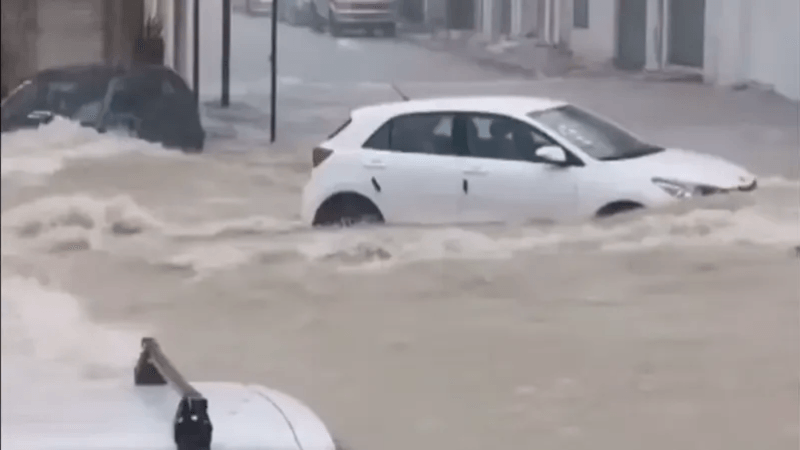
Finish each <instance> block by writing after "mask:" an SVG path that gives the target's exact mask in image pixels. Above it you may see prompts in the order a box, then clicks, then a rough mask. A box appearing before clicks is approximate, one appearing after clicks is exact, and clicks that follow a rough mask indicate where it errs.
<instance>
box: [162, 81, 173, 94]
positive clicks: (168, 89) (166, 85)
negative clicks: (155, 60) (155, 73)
mask: <svg viewBox="0 0 800 450" xmlns="http://www.w3.org/2000/svg"><path fill="white" fill-rule="evenodd" d="M161 93H162V94H163V95H165V96H169V95H174V94H175V87H173V86H172V83H170V82H169V81H167V80H162V81H161Z"/></svg>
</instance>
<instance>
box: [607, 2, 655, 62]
mask: <svg viewBox="0 0 800 450" xmlns="http://www.w3.org/2000/svg"><path fill="white" fill-rule="evenodd" d="M646 62H647V2H645V1H644V0H619V9H618V10H617V55H616V58H615V59H614V65H616V66H617V68H619V69H622V70H642V69H644V66H645V63H646Z"/></svg>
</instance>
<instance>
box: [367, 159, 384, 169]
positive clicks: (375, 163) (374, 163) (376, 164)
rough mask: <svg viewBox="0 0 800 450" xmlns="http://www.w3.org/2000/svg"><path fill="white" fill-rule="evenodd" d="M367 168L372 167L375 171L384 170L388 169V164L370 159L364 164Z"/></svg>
mask: <svg viewBox="0 0 800 450" xmlns="http://www.w3.org/2000/svg"><path fill="white" fill-rule="evenodd" d="M364 166H365V167H371V168H373V169H383V168H384V167H386V163H384V162H383V160H380V159H370V160H367V161H365V162H364Z"/></svg>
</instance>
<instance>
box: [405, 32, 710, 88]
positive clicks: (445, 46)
mask: <svg viewBox="0 0 800 450" xmlns="http://www.w3.org/2000/svg"><path fill="white" fill-rule="evenodd" d="M398 36H399V38H400V39H403V40H404V41H406V42H410V43H412V44H414V45H418V46H420V47H423V48H426V49H428V50H431V51H442V52H448V53H451V54H454V55H458V56H460V57H463V58H467V59H470V60H472V61H474V62H476V63H477V64H479V65H481V66H485V67H490V68H493V69H496V70H500V71H502V72H505V73H511V74H519V75H522V76H523V77H526V78H532V79H542V78H560V77H573V78H574V77H581V78H593V77H610V76H611V77H615V78H625V79H630V80H644V81H671V82H702V78H701V77H700V76H699V75H698V74H694V73H686V72H625V71H620V70H618V69H616V68H615V67H613V66H612V65H611V63H610V62H609V63H608V64H596V63H583V62H581V61H579V60H578V59H577V58H574V57H573V56H572V55H571V54H570V52H569V51H565V50H560V49H557V48H553V47H551V46H547V45H543V44H542V43H541V42H540V41H539V40H538V39H536V38H524V37H523V38H516V39H509V40H499V41H494V42H490V41H488V40H487V38H486V37H485V36H482V35H481V34H479V33H474V32H465V31H462V32H453V31H447V30H443V31H439V32H414V31H412V30H407V31H406V32H404V33H401V34H399V35H398Z"/></svg>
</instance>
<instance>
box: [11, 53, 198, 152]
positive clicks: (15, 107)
mask: <svg viewBox="0 0 800 450" xmlns="http://www.w3.org/2000/svg"><path fill="white" fill-rule="evenodd" d="M54 116H63V117H66V118H68V119H70V120H74V121H76V122H79V123H80V124H81V125H83V126H86V127H91V128H94V129H96V130H98V131H99V132H101V133H103V132H106V131H108V130H121V131H123V132H125V133H128V134H130V135H132V136H135V137H138V138H141V139H144V140H146V141H149V142H156V143H161V144H163V145H164V147H167V148H179V149H182V150H184V151H190V152H200V151H202V149H203V144H204V142H205V132H204V131H203V127H202V125H201V123H200V114H199V111H198V105H197V102H196V101H195V99H194V95H193V93H192V91H191V90H189V87H188V86H187V85H186V83H185V82H184V81H183V79H182V78H181V77H180V76H179V75H178V74H176V73H175V72H173V71H172V70H171V69H169V68H167V67H164V66H138V67H134V68H131V69H125V68H121V67H111V66H105V65H88V66H72V67H62V68H57V69H48V70H44V71H42V72H39V73H38V74H36V75H35V76H34V77H32V78H30V79H29V80H26V81H24V82H23V83H22V84H20V85H19V86H18V87H17V88H15V89H14V90H13V91H11V92H10V93H9V96H8V97H7V98H5V99H3V102H2V131H3V132H7V131H14V130H19V129H22V128H37V127H39V126H40V125H43V124H46V123H49V122H50V121H51V120H53V117H54Z"/></svg>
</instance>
